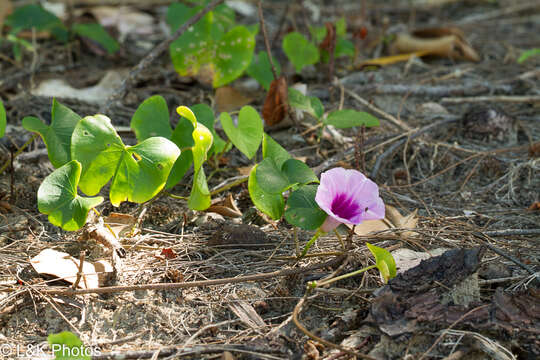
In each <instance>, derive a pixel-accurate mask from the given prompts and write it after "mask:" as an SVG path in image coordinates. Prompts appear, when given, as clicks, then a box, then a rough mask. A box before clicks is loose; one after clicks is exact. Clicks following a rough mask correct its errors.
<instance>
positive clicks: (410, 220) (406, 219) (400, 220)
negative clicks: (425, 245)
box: [347, 205, 418, 238]
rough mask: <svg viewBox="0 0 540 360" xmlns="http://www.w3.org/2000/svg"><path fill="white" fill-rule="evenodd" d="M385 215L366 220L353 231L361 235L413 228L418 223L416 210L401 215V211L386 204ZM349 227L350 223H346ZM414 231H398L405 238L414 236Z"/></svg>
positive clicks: (350, 226)
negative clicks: (377, 218) (382, 217)
mask: <svg viewBox="0 0 540 360" xmlns="http://www.w3.org/2000/svg"><path fill="white" fill-rule="evenodd" d="M385 209H386V216H385V218H384V219H382V220H367V221H364V222H363V223H361V224H360V225H356V227H355V228H354V232H355V234H357V235H360V236H363V235H367V234H370V233H373V232H376V231H382V230H387V229H392V228H399V229H414V228H415V227H416V224H417V223H418V219H417V217H416V213H417V210H414V211H413V212H412V213H410V214H408V215H406V216H403V215H401V213H400V212H399V211H398V210H397V209H396V208H395V207H393V206H390V205H386V206H385ZM347 226H348V227H349V228H352V225H347ZM414 235H415V232H413V231H403V232H401V233H400V236H401V237H402V238H407V237H411V236H414Z"/></svg>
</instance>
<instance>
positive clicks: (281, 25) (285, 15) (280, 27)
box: [272, 3, 291, 45]
mask: <svg viewBox="0 0 540 360" xmlns="http://www.w3.org/2000/svg"><path fill="white" fill-rule="evenodd" d="M289 5H291V4H290V3H287V6H285V10H284V11H283V14H282V15H281V19H280V20H279V26H278V29H277V31H276V33H275V34H274V37H273V38H272V45H274V43H275V42H276V41H277V39H278V38H279V35H280V34H281V29H282V28H283V25H284V24H285V19H286V18H287V14H288V13H289Z"/></svg>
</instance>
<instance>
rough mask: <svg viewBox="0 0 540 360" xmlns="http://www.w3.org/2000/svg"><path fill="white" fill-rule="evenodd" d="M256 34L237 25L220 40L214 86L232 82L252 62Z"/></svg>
mask: <svg viewBox="0 0 540 360" xmlns="http://www.w3.org/2000/svg"><path fill="white" fill-rule="evenodd" d="M254 48H255V36H254V35H253V34H252V33H251V32H250V31H249V30H248V29H247V28H246V27H245V26H236V27H234V28H232V29H231V30H230V31H229V32H228V33H226V34H225V35H224V36H223V37H222V38H221V39H220V40H219V41H218V45H217V48H216V51H215V57H214V59H213V63H214V65H215V68H214V81H213V85H214V87H220V86H223V85H225V84H227V83H230V82H231V81H233V80H234V79H236V78H237V77H239V76H240V75H242V73H243V72H244V70H246V69H247V67H248V66H249V64H250V63H251V58H252V57H253V49H254Z"/></svg>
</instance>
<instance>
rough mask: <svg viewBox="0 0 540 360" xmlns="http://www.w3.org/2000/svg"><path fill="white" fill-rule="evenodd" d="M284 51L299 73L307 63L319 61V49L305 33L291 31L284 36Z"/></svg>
mask: <svg viewBox="0 0 540 360" xmlns="http://www.w3.org/2000/svg"><path fill="white" fill-rule="evenodd" d="M283 51H285V54H286V55H287V57H288V58H289V60H290V61H291V63H292V64H293V65H294V68H295V69H296V72H297V73H299V72H300V71H302V69H303V68H304V67H305V66H307V65H312V64H315V63H316V62H317V61H319V50H318V49H317V47H316V46H315V45H313V44H312V43H310V42H309V41H308V40H307V39H306V38H305V37H304V35H302V34H300V33H298V32H291V33H288V34H287V35H285V37H284V38H283Z"/></svg>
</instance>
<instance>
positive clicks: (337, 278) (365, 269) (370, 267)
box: [310, 265, 377, 288]
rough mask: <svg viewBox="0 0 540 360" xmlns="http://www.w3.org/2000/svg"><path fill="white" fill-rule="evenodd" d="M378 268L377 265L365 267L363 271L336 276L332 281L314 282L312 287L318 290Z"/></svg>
mask: <svg viewBox="0 0 540 360" xmlns="http://www.w3.org/2000/svg"><path fill="white" fill-rule="evenodd" d="M376 267H377V265H370V266H368V267H365V268H363V269H360V270H356V271H353V272H350V273H348V274H343V275H341V276H336V277H335V278H331V279H328V280H323V281H314V282H312V283H311V285H310V286H311V287H313V288H316V287H319V286H324V285H328V284H331V283H333V282H336V281H338V280H343V279H346V278H349V277H351V276H355V275H359V274H361V273H363V272H365V271H368V270H370V269H374V268H376Z"/></svg>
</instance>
